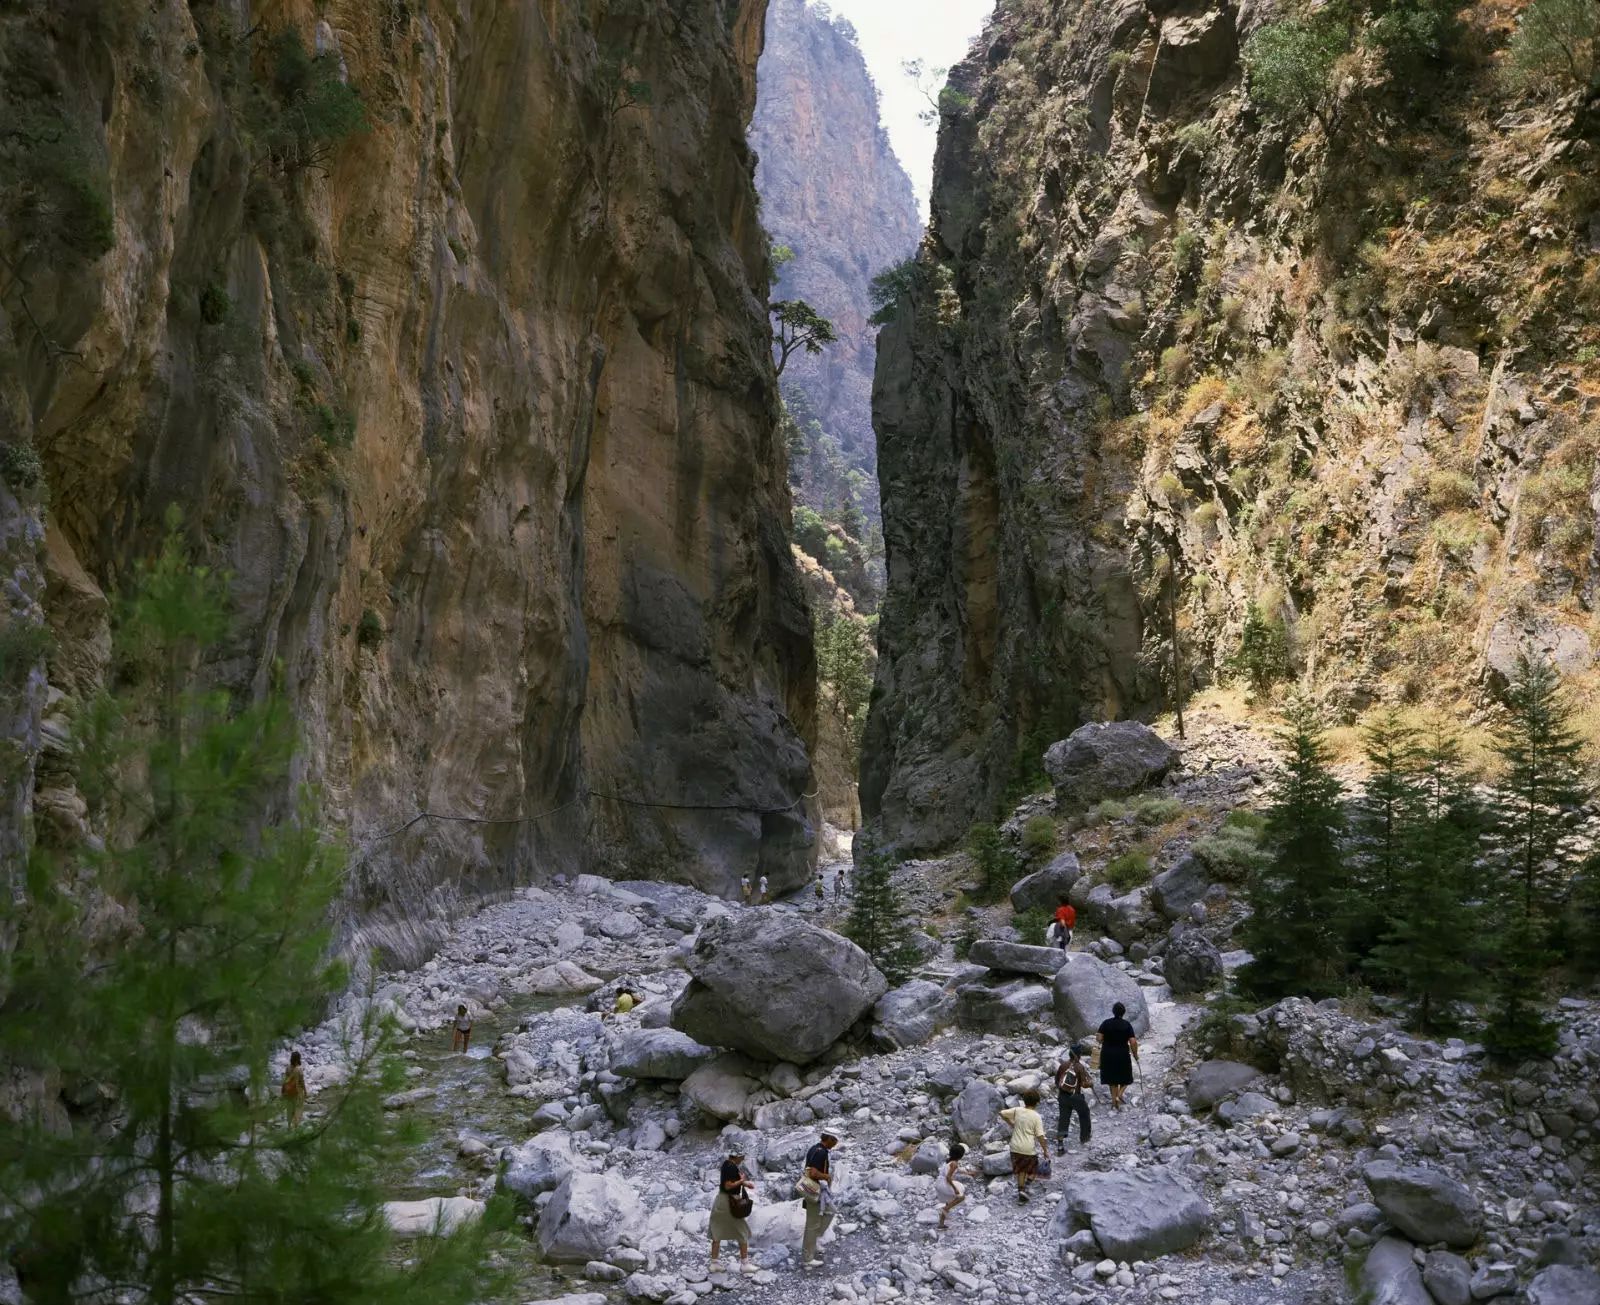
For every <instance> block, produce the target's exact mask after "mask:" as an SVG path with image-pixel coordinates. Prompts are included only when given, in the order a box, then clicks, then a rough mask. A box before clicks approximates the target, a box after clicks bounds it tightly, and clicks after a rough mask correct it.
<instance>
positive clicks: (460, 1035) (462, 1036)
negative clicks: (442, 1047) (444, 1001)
mask: <svg viewBox="0 0 1600 1305" xmlns="http://www.w3.org/2000/svg"><path fill="white" fill-rule="evenodd" d="M471 1041H472V1016H470V1015H468V1014H467V1008H466V1007H465V1006H457V1007H456V1019H455V1023H454V1024H452V1025H451V1026H450V1050H451V1051H455V1050H456V1049H457V1045H458V1044H459V1046H460V1050H461V1054H462V1055H466V1052H467V1045H468V1044H469V1043H470V1042H471Z"/></svg>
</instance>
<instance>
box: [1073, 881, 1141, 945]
mask: <svg viewBox="0 0 1600 1305" xmlns="http://www.w3.org/2000/svg"><path fill="white" fill-rule="evenodd" d="M1090 896H1091V900H1092V898H1093V894H1091V895H1090ZM1157 923H1158V922H1157V919H1156V916H1155V913H1154V912H1153V911H1151V909H1150V890H1149V889H1147V888H1135V889H1134V890H1133V891H1132V892H1131V893H1124V894H1123V895H1122V896H1121V897H1114V898H1112V899H1111V901H1110V902H1108V903H1107V904H1106V907H1105V931H1106V932H1107V933H1108V934H1110V935H1111V936H1112V937H1113V938H1115V939H1116V940H1117V941H1118V942H1119V943H1121V944H1122V945H1123V946H1124V947H1131V946H1132V945H1133V944H1134V943H1136V942H1138V941H1139V939H1141V938H1143V937H1144V936H1145V935H1146V934H1148V933H1149V932H1150V931H1151V930H1152V929H1153V928H1155V926H1156V924H1157Z"/></svg>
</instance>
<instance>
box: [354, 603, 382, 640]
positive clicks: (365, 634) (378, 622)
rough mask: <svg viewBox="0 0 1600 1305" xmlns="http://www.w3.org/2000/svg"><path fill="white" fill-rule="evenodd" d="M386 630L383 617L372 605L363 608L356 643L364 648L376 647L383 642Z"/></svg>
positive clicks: (357, 625) (358, 623) (357, 626)
mask: <svg viewBox="0 0 1600 1305" xmlns="http://www.w3.org/2000/svg"><path fill="white" fill-rule="evenodd" d="M385 633H386V631H385V630H384V628H383V617H381V616H379V615H378V613H377V611H376V610H375V609H373V608H371V607H364V608H362V609H361V620H360V621H358V622H357V623H356V644H357V645H358V646H359V647H362V648H376V647H377V646H378V645H379V644H381V643H382V642H383V636H384V634H385Z"/></svg>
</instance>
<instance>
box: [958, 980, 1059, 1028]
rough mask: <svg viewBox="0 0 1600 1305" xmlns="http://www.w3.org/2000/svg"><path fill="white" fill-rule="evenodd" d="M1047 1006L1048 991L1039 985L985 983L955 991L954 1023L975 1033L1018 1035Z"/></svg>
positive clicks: (1031, 981) (1009, 981)
mask: <svg viewBox="0 0 1600 1305" xmlns="http://www.w3.org/2000/svg"><path fill="white" fill-rule="evenodd" d="M1050 1005H1051V996H1050V989H1049V988H1048V987H1046V986H1045V985H1044V984H1042V983H1038V982H1036V981H1034V980H1031V979H1009V980H1005V979H1000V978H994V979H986V980H985V981H983V982H982V983H968V984H965V985H963V986H962V987H960V988H957V989H956V1023H957V1024H958V1025H959V1026H960V1027H961V1028H964V1029H969V1030H971V1031H972V1032H974V1033H1020V1032H1022V1030H1024V1029H1025V1028H1027V1027H1028V1025H1029V1024H1030V1023H1032V1021H1033V1020H1034V1019H1035V1018H1036V1017H1037V1016H1039V1015H1042V1014H1043V1013H1044V1012H1045V1011H1047V1010H1049V1009H1050Z"/></svg>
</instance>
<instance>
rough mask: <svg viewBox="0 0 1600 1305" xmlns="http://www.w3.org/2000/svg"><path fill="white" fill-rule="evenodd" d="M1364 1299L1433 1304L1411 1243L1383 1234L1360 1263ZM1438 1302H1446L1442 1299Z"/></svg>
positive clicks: (1388, 1304)
mask: <svg viewBox="0 0 1600 1305" xmlns="http://www.w3.org/2000/svg"><path fill="white" fill-rule="evenodd" d="M1361 1288H1362V1299H1363V1300H1370V1301H1371V1302H1372V1305H1434V1299H1433V1297H1431V1296H1430V1295H1429V1294H1428V1289H1427V1288H1426V1287H1425V1286H1424V1285H1423V1281H1422V1273H1421V1272H1420V1271H1419V1270H1418V1268H1417V1266H1416V1262H1415V1261H1414V1260H1413V1259H1412V1257H1411V1243H1410V1242H1407V1241H1403V1240H1401V1239H1400V1238H1399V1237H1384V1238H1382V1239H1381V1240H1380V1241H1379V1242H1378V1244H1377V1245H1375V1246H1374V1247H1373V1248H1372V1249H1371V1250H1370V1251H1368V1252H1367V1258H1366V1260H1365V1261H1363V1263H1362V1265H1361ZM1438 1305H1445V1302H1444V1301H1443V1300H1442V1299H1441V1300H1440V1301H1439V1302H1438Z"/></svg>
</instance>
